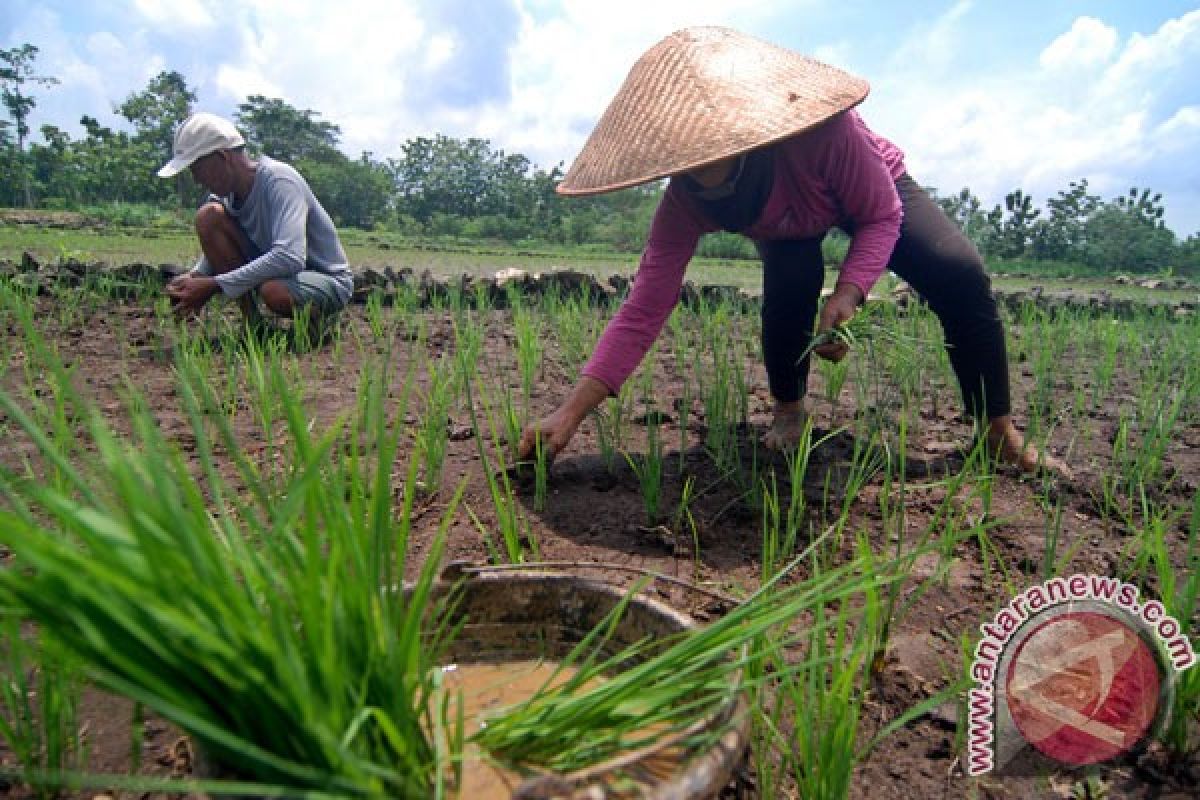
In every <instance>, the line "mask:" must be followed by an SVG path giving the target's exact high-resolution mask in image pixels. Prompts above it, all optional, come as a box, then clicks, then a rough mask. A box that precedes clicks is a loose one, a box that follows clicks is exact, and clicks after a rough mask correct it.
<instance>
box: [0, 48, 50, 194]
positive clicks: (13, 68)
mask: <svg viewBox="0 0 1200 800" xmlns="http://www.w3.org/2000/svg"><path fill="white" fill-rule="evenodd" d="M37 54H38V49H37V48H36V47H35V46H33V45H31V44H28V43H26V44H23V45H21V46H20V47H13V48H10V49H8V50H0V100H3V102H4V107H5V108H7V109H8V113H9V115H10V116H11V117H12V118H13V122H15V123H16V128H17V163H18V165H19V171H20V173H21V182H22V184H23V186H24V194H25V205H26V206H32V205H33V191H32V189H31V187H30V176H29V169H28V166H27V165H26V164H25V160H24V157H23V156H24V153H25V138H26V137H27V136H29V114H30V113H31V112H32V111H33V109H34V108H35V107H36V106H37V101H36V100H35V99H34V98H33V95H30V94H26V93H25V86H26V85H27V84H30V83H33V84H37V85H38V86H42V87H50V86H54V85H55V84H57V83H58V78H54V77H51V76H49V75H38V74H37V73H35V72H34V71H33V62H34V60H36V59H37Z"/></svg>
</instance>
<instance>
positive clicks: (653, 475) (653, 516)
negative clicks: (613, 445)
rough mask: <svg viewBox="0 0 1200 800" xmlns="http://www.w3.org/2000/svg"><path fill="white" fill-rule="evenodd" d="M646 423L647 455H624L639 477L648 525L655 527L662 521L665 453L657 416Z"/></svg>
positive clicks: (653, 416)
mask: <svg viewBox="0 0 1200 800" xmlns="http://www.w3.org/2000/svg"><path fill="white" fill-rule="evenodd" d="M649 416H650V417H651V418H650V419H648V420H647V421H646V453H645V454H644V455H643V456H641V457H640V458H638V457H635V456H633V455H631V454H630V453H628V452H626V453H624V456H625V461H626V462H627V463H628V464H629V468H630V469H631V470H633V474H634V475H635V476H637V481H638V488H639V489H640V490H641V495H642V510H643V511H645V512H646V525H647V526H649V527H653V526H655V525H658V524H659V523H660V522H661V521H662V508H661V505H662V483H663V451H662V436H661V435H660V433H659V422H658V418H657V416H656V415H653V414H651V415H649Z"/></svg>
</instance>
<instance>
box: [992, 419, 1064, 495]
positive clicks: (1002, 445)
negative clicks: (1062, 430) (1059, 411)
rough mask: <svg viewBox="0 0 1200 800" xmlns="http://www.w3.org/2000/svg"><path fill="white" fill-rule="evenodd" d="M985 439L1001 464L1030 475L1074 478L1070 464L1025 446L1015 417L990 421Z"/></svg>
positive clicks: (1028, 445)
mask: <svg viewBox="0 0 1200 800" xmlns="http://www.w3.org/2000/svg"><path fill="white" fill-rule="evenodd" d="M986 437H987V446H988V450H990V451H991V452H992V453H993V454H995V455H996V456H997V457H998V458H999V459H1000V461H1001V462H1003V463H1005V464H1010V465H1012V466H1014V467H1016V468H1017V469H1019V470H1021V471H1022V472H1026V473H1029V474H1031V475H1032V474H1036V473H1038V472H1047V473H1049V474H1051V475H1056V476H1058V477H1060V478H1066V479H1067V480H1070V479H1071V478H1072V477H1074V475H1073V473H1072V471H1071V468H1070V466H1068V465H1067V462H1065V461H1063V460H1062V459H1060V458H1055V457H1054V456H1052V455H1050V454H1049V453H1047V452H1044V451H1042V450H1039V449H1038V448H1037V447H1036V446H1035V445H1033V444H1030V443H1028V442H1026V441H1025V438H1024V437H1023V436H1022V435H1021V433H1020V432H1019V431H1018V430H1017V429H1016V426H1014V425H1013V422H1012V417H1009V416H1003V417H996V418H995V419H992V420H989V421H988V428H987V434H986Z"/></svg>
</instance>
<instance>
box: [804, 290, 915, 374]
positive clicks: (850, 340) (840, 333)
mask: <svg viewBox="0 0 1200 800" xmlns="http://www.w3.org/2000/svg"><path fill="white" fill-rule="evenodd" d="M888 307H889V306H888V304H887V303H884V302H883V301H881V300H872V301H870V302H867V303H864V304H863V306H862V307H861V308H860V309H859V310H858V313H857V314H855V315H854V316H853V317H851V318H850V319H848V320H846V321H845V322H843V323H842V324H841V325H835V326H833V327H832V328H830V329H829V330H827V331H822V332H821V333H818V334H817V335H815V336H813V338H812V341H811V342H809V344H808V347H806V348H805V349H804V352H803V353H801V354H800V358H799V359H797V362H799V361H803V360H804V359H805V358H807V357H808V356H809V355H810V354H811V353H812V352H813V351H814V350H816V349H817V348H818V347H823V346H825V345H830V344H844V345H846V346H847V347H849V348H851V349H853V348H854V347H855V346H857V345H859V344H861V343H866V342H882V343H886V344H889V345H892V346H895V347H905V348H910V347H912V345H913V344H914V343H915V341H916V340H914V339H913V338H912V337H911V336H907V335H905V334H903V333H901V332H900V331H899V330H898V329H897V328H896V326H895V325H892V324H889V323H888V320H887V319H886V317H887V315H888V312H887V309H888Z"/></svg>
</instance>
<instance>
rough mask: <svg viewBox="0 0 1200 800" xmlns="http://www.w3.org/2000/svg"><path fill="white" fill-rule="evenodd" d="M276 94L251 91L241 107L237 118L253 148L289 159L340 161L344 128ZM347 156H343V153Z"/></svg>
mask: <svg viewBox="0 0 1200 800" xmlns="http://www.w3.org/2000/svg"><path fill="white" fill-rule="evenodd" d="M320 116H321V115H320V114H319V113H318V112H316V111H310V110H307V109H305V110H301V109H298V108H295V107H294V106H291V105H289V104H288V103H285V102H284V101H283V100H281V99H279V98H277V97H264V96H263V95H261V94H252V95H250V96H249V97H248V98H246V102H244V103H242V104H240V105H239V106H238V111H237V114H235V115H234V121H235V123H236V124H237V126H238V129H239V130H240V131H241V132H242V136H244V137H245V138H246V142H247V143H248V144H249V145H250V149H251V150H253V151H255V152H258V153H262V154H263V155H267V156H270V157H271V158H276V159H279V160H280V161H286V162H288V163H289V164H292V165H293V166H295V165H296V163H297V162H299V161H301V160H307V161H337V159H338V157H339V156H342V154H341V153H340V152H339V151H338V149H337V146H338V140H339V139H340V137H341V135H342V131H341V129H340V128H339V127H338V126H337V125H334V124H333V123H331V122H326V121H325V120H322V119H318V117H320ZM342 157H343V158H344V156H342Z"/></svg>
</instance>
